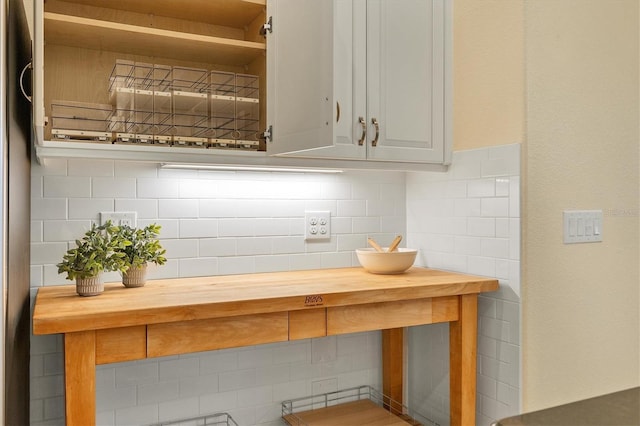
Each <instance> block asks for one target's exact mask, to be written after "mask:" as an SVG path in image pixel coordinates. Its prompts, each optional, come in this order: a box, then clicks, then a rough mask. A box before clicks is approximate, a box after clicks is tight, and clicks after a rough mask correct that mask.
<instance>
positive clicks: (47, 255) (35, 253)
mask: <svg viewBox="0 0 640 426" xmlns="http://www.w3.org/2000/svg"><path fill="white" fill-rule="evenodd" d="M67 249H68V245H67V243H66V242H50V243H47V242H45V243H31V264H32V265H46V264H52V263H53V264H55V263H58V262H60V261H61V260H62V256H63V255H64V254H65V253H66V251H67Z"/></svg>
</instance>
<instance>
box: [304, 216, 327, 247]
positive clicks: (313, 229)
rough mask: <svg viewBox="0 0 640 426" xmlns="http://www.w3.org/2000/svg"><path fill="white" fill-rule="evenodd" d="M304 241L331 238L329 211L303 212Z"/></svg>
mask: <svg viewBox="0 0 640 426" xmlns="http://www.w3.org/2000/svg"><path fill="white" fill-rule="evenodd" d="M304 239H305V241H318V240H319V241H327V240H330V239H331V212H330V211H308V212H304Z"/></svg>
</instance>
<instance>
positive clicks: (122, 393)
mask: <svg viewBox="0 0 640 426" xmlns="http://www.w3.org/2000/svg"><path fill="white" fill-rule="evenodd" d="M97 385H98V386H96V400H98V401H100V409H101V410H117V409H120V408H126V407H135V406H136V405H137V389H136V387H135V386H122V387H119V388H116V387H108V386H100V385H101V383H97Z"/></svg>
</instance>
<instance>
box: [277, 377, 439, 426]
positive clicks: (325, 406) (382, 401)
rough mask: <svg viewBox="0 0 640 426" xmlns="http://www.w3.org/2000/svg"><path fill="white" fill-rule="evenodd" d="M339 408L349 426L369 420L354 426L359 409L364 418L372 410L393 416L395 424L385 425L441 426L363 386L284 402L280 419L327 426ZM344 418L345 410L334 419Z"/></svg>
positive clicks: (298, 425)
mask: <svg viewBox="0 0 640 426" xmlns="http://www.w3.org/2000/svg"><path fill="white" fill-rule="evenodd" d="M340 408H347V410H349V416H350V417H349V420H348V422H349V425H350V426H356V425H367V424H369V422H370V421H371V417H368V418H367V419H366V420H361V423H357V422H358V421H360V420H359V419H358V415H359V414H358V413H359V410H361V409H362V412H363V413H364V411H365V410H366V412H367V415H370V414H371V413H372V409H373V410H375V411H377V412H379V413H381V416H384V417H387V418H391V416H395V419H396V421H395V422H393V423H385V424H394V425H395V424H398V425H411V426H440V425H439V424H438V423H436V422H435V421H433V420H430V419H428V418H427V417H425V416H423V415H421V414H419V413H415V412H411V411H410V410H409V409H408V408H407V407H406V406H404V405H402V404H401V403H399V402H396V401H394V400H392V399H391V398H389V397H388V396H386V395H383V394H382V393H380V392H378V391H377V390H375V389H374V388H372V387H371V386H366V385H365V386H358V387H354V388H348V389H343V390H338V391H335V392H328V393H324V394H320V395H312V396H307V397H302V398H296V399H290V400H287V401H284V402H283V403H282V418H283V419H284V420H285V421H286V423H287V424H289V425H291V426H314V425H315V424H322V425H326V424H329V423H328V421H329V419H330V418H331V416H336V414H337V413H338V411H339V410H338V409H340ZM385 410H386V411H385ZM343 415H344V411H341V412H340V413H339V414H338V416H341V417H340V419H338V418H337V417H336V423H335V424H344V422H345V421H347V420H345V417H342V416H343Z"/></svg>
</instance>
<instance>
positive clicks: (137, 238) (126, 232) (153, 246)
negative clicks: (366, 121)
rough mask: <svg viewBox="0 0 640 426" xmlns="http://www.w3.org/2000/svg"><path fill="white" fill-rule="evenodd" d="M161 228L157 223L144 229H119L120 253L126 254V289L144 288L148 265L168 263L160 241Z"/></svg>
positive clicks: (122, 227)
mask: <svg viewBox="0 0 640 426" xmlns="http://www.w3.org/2000/svg"><path fill="white" fill-rule="evenodd" d="M160 228H161V227H160V225H156V224H155V223H154V224H151V225H148V226H146V227H144V228H132V227H130V226H127V225H123V226H121V227H120V228H119V230H118V236H117V238H118V239H119V240H120V247H121V248H120V251H121V252H122V253H123V254H124V257H123V260H124V263H125V270H124V271H123V273H122V283H123V284H124V286H125V287H142V286H143V285H145V283H146V281H147V280H146V277H147V265H148V264H149V263H155V264H156V265H164V263H165V262H166V261H167V258H166V257H164V254H165V253H166V250H165V249H163V248H162V245H161V244H160V241H158V235H159V234H160Z"/></svg>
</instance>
